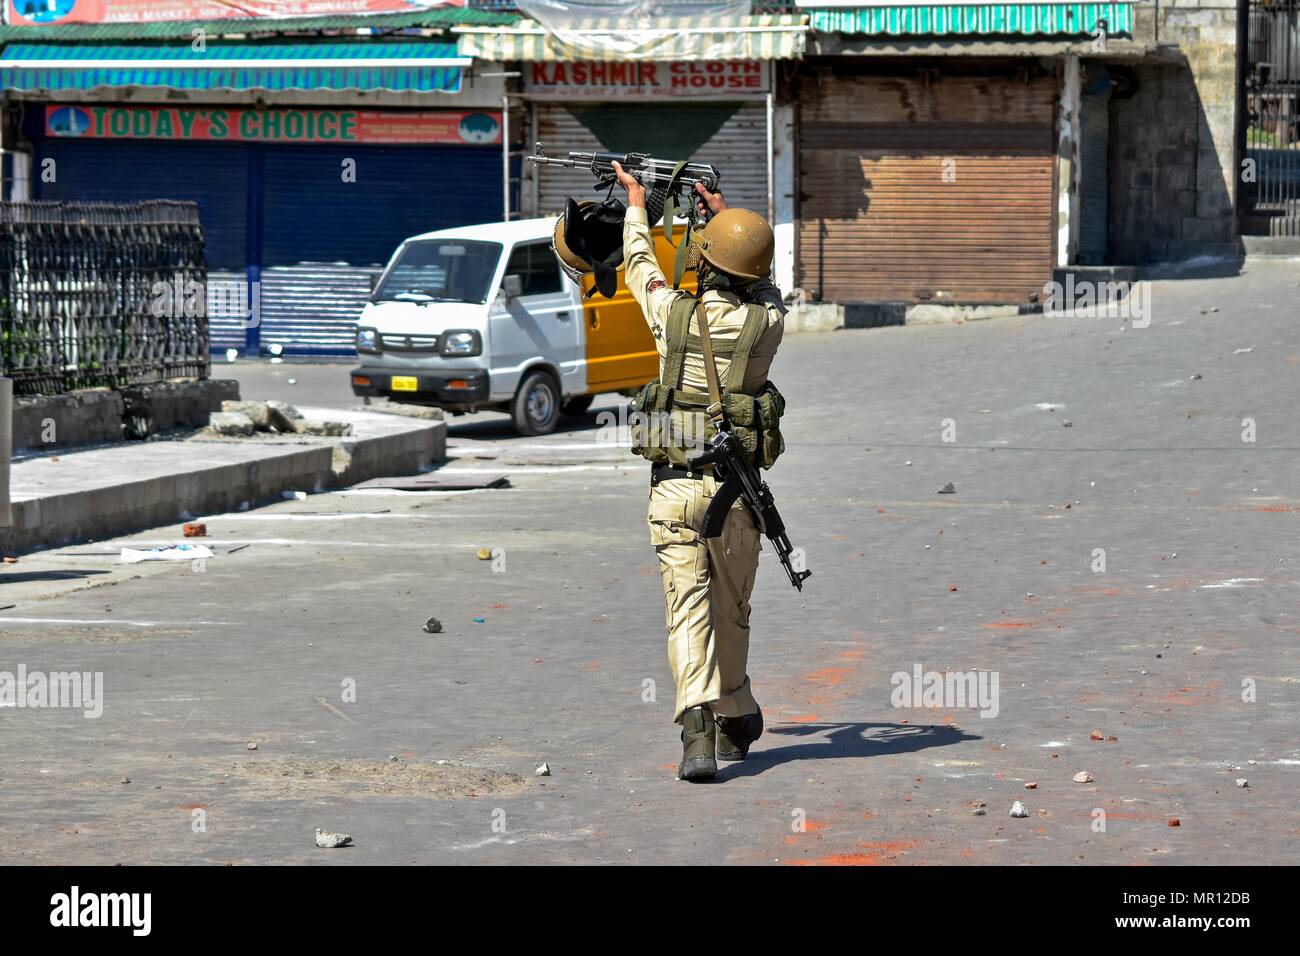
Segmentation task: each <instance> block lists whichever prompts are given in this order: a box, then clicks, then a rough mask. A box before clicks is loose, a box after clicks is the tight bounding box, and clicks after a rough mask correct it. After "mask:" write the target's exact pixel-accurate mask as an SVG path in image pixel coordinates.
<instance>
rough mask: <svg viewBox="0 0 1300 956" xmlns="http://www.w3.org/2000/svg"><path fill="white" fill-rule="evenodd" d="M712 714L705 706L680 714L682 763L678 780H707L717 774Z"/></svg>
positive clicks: (678, 771)
mask: <svg viewBox="0 0 1300 956" xmlns="http://www.w3.org/2000/svg"><path fill="white" fill-rule="evenodd" d="M713 748H714V744H713V712H712V711H711V710H709V708H708V707H706V706H703V705H701V706H699V707H691V708H689V709H688V710H687V711H686V713H684V714H682V762H681V766H679V767H678V768H677V778H678V779H679V780H708V779H710V778H711V777H713V776H714V775H715V774H716V773H717V772H718V761H717V759H716V757H715V756H714V749H713Z"/></svg>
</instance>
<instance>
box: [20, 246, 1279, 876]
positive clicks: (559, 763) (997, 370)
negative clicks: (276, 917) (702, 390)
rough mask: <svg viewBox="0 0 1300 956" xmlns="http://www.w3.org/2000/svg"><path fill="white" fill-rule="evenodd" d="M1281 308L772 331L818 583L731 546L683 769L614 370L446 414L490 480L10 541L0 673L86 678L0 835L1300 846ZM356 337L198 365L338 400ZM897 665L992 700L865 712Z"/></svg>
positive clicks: (893, 853)
mask: <svg viewBox="0 0 1300 956" xmlns="http://www.w3.org/2000/svg"><path fill="white" fill-rule="evenodd" d="M1297 300H1300V264H1298V263H1297V262H1295V261H1275V262H1256V261H1254V260H1251V261H1250V262H1249V263H1248V265H1247V269H1246V272H1245V274H1243V275H1241V276H1236V277H1231V278H1220V279H1206V280H1192V279H1187V280H1181V281H1177V280H1169V281H1160V282H1156V283H1154V284H1153V286H1152V288H1151V290H1150V297H1149V301H1148V303H1147V306H1148V308H1149V310H1150V318H1151V322H1150V326H1149V327H1146V328H1135V327H1132V326H1131V324H1130V323H1126V322H1124V321H1122V320H1121V319H1120V318H1118V317H1116V316H1114V315H1103V316H1101V317H1092V318H1088V317H1047V316H1042V315H1031V316H1023V317H1019V318H1011V319H995V320H988V321H981V322H973V323H969V324H964V325H949V326H931V327H899V328H889V329H877V330H841V331H837V332H829V333H820V334H807V335H797V336H795V335H792V336H789V337H788V338H787V340H786V342H785V343H784V344H783V346H782V349H781V352H780V355H779V356H778V359H777V362H776V365H775V366H774V370H773V373H772V375H773V379H774V380H775V381H776V382H777V383H778V384H779V385H780V386H781V388H782V390H783V391H784V393H785V395H786V396H787V398H788V400H789V403H790V407H789V410H788V414H787V418H786V421H785V423H784V425H783V429H784V431H785V434H786V438H787V445H788V450H787V453H786V455H785V457H784V458H783V459H782V460H781V461H780V462H779V463H778V465H777V467H776V468H775V469H773V470H772V472H770V473H769V480H770V482H771V485H772V487H773V490H774V492H775V494H776V496H777V501H778V504H779V505H780V507H781V510H782V513H783V514H784V516H785V518H786V523H787V525H788V526H789V529H790V534H791V537H792V539H793V541H794V543H795V545H796V546H798V547H801V548H803V549H804V550H805V552H806V556H807V564H808V566H809V567H810V568H811V569H812V570H813V574H814V576H813V577H812V578H811V579H810V581H809V582H808V584H807V586H806V587H805V590H804V591H803V593H802V594H798V593H796V592H795V591H794V590H793V589H792V588H791V587H790V586H789V584H788V583H787V581H786V580H785V577H784V575H783V574H782V572H781V569H780V567H779V566H778V565H777V564H776V562H775V559H774V556H773V553H772V550H771V547H770V546H768V547H766V548H765V551H764V555H763V558H762V561H761V564H760V571H759V578H758V584H757V589H756V594H755V597H754V600H753V614H752V622H751V623H752V628H753V647H752V652H751V661H750V674H751V677H752V681H753V686H754V690H755V693H756V695H757V697H758V699H759V700H760V702H761V703H762V705H763V707H764V710H765V713H766V716H767V722H768V733H767V734H766V735H765V736H764V737H763V738H762V740H760V741H759V743H758V744H757V745H756V746H755V748H754V751H753V753H752V754H751V758H750V759H749V760H747V761H745V762H743V763H738V764H727V765H723V769H722V771H721V773H720V775H719V777H718V779H717V781H716V782H714V783H712V784H707V785H692V784H687V783H683V782H679V781H677V780H676V779H675V778H674V769H675V767H676V762H677V760H678V758H679V756H680V744H679V743H678V740H677V735H676V727H675V726H674V725H673V724H672V723H671V711H672V700H673V694H672V685H671V678H670V675H669V671H668V662H667V657H666V639H665V633H664V626H663V624H664V621H663V619H664V610H663V596H662V593H661V591H660V579H659V573H658V570H657V567H656V563H655V557H654V554H653V552H652V550H651V547H650V542H649V536H648V532H647V529H646V526H645V520H644V509H645V500H646V494H647V488H648V482H647V470H646V466H645V464H644V463H643V462H641V461H640V460H639V459H636V458H633V457H632V456H631V455H630V453H629V452H628V451H627V450H626V448H625V447H623V446H622V445H620V444H618V443H617V438H618V435H617V430H616V429H614V428H612V427H610V426H609V425H608V423H607V422H606V421H605V418H604V417H602V415H601V413H602V411H609V410H613V409H616V408H617V407H618V405H619V404H620V401H619V400H618V399H616V398H615V397H612V396H611V397H608V399H606V400H602V401H599V402H597V403H596V406H595V407H594V408H593V410H592V411H591V413H589V414H588V415H587V416H584V418H583V419H581V420H579V421H577V422H573V423H570V424H568V425H566V427H565V428H564V429H563V430H562V431H560V432H559V433H557V434H555V435H551V436H547V437H546V438H540V439H539V438H521V437H518V436H515V435H514V434H513V433H512V432H511V431H510V429H509V426H508V422H507V420H506V419H505V417H504V416H501V415H494V414H486V413H484V414H480V415H476V416H472V417H467V418H462V419H454V420H452V421H451V427H450V440H449V454H450V456H451V458H450V460H449V461H448V463H447V465H446V466H445V470H446V472H448V473H457V472H459V473H464V474H466V475H491V474H506V475H508V476H509V481H510V486H509V487H507V488H499V489H492V490H482V491H468V492H407V493H401V492H384V491H343V492H336V493H330V494H321V495H313V496H311V497H310V498H308V499H307V500H304V501H286V502H281V503H275V504H272V505H269V506H267V507H261V508H257V509H254V510H251V511H247V512H243V513H237V514H229V515H213V516H206V518H205V520H206V523H207V525H208V528H209V535H210V537H209V539H208V543H209V544H210V545H211V546H212V547H213V549H214V550H215V551H216V552H217V555H216V557H215V558H213V559H211V560H210V561H208V562H207V563H206V565H205V566H199V567H194V566H191V565H189V564H180V565H149V566H145V565H141V566H123V565H121V564H119V563H118V562H117V560H116V558H115V555H116V553H117V550H118V549H119V548H120V547H121V546H122V545H123V544H127V543H136V544H146V545H154V544H163V543H171V542H174V541H175V540H177V538H178V535H179V531H180V529H179V525H177V526H168V527H164V528H158V529H154V530H152V531H148V532H145V533H142V534H138V535H132V536H130V537H128V538H123V539H120V540H116V541H113V542H95V543H89V544H86V545H81V546H76V547H68V548H61V549H58V550H57V551H48V552H41V553H37V554H33V555H27V556H24V557H23V558H22V560H21V561H20V562H19V563H18V564H17V565H12V566H6V567H5V568H3V570H0V608H5V606H6V605H13V606H12V607H7V608H5V609H4V610H0V670H6V671H15V670H16V669H17V668H18V667H19V666H20V665H23V666H25V667H26V669H27V670H28V671H29V672H30V671H44V672H51V671H67V670H79V671H87V672H100V673H102V674H103V675H104V693H103V699H104V706H103V714H102V716H100V717H97V718H95V717H86V716H84V715H83V713H82V711H81V710H73V709H54V708H50V709H41V710H36V709H18V708H7V709H0V725H2V727H0V862H3V863H20V862H21V863H34V862H40V863H103V864H112V863H140V862H157V863H236V864H243V863H271V862H283V863H319V864H329V865H348V864H358V863H397V864H406V863H466V864H501V863H514V862H546V863H567V862H580V863H624V864H625V863H685V864H718V863H739V864H781V865H785V864H810V863H826V864H835V863H864V864H865V863H898V864H914V863H1003V864H1019V863H1039V864H1044V863H1082V864H1101V863H1108V864H1160V863H1165V864H1191V863H1209V862H1218V863H1240V864H1265V863H1267V864H1280V863H1291V864H1294V863H1300V849H1297V847H1300V840H1297V837H1298V836H1300V813H1298V812H1297V803H1296V799H1295V794H1296V791H1297V785H1298V784H1300V742H1298V741H1297V736H1296V730H1295V728H1296V726H1297V718H1298V717H1300V707H1298V705H1300V650H1298V649H1297V648H1298V645H1300V613H1297V609H1298V607H1300V559H1298V558H1297V552H1296V546H1297V541H1298V540H1300V490H1298V489H1297V477H1298V476H1300V467H1298V466H1300V419H1298V418H1297V415H1296V413H1295V403H1296V398H1297V396H1298V395H1300V333H1297V324H1296V323H1297V318H1298V315H1297V306H1296V303H1297ZM348 367H349V366H348V365H347V364H337V365H332V364H303V363H292V362H285V363H283V364H279V365H274V366H272V365H269V364H264V363H236V364H234V365H231V366H222V365H219V366H217V367H216V369H215V371H214V374H217V375H223V376H225V375H229V376H232V377H236V378H239V379H240V381H241V383H243V387H244V395H245V397H248V398H271V397H277V398H284V399H287V400H289V401H296V402H299V403H301V404H311V405H330V404H333V405H336V406H339V407H351V406H353V405H355V404H357V403H356V400H354V399H353V398H352V397H351V395H350V394H349V391H348V387H347V375H346V373H347V369H348ZM290 378H293V379H294V380H295V384H293V385H290V384H289V383H288V380H289V379H290ZM1252 432H1253V433H1252ZM949 439H950V440H949ZM1249 439H1253V440H1249ZM72 457H74V456H69V458H72ZM949 482H951V483H952V484H953V486H954V493H952V494H939V493H938V492H939V491H940V489H941V488H943V487H944V486H945V484H947V483H949ZM480 548H486V549H488V553H489V554H490V555H491V559H490V560H480V559H479V558H478V556H477V552H478V551H479V549H480ZM431 616H432V617H436V618H438V619H439V620H440V621H441V622H442V624H443V627H444V630H443V631H442V632H441V633H437V634H429V633H425V632H424V631H423V630H422V629H421V626H422V625H423V624H424V622H425V621H426V619H428V618H429V617H431ZM917 669H919V671H920V672H921V673H923V674H924V673H927V672H935V673H938V674H943V673H945V672H948V673H956V672H962V673H969V672H976V673H977V674H980V675H983V679H984V680H985V684H984V685H982V686H986V687H987V688H988V689H989V690H990V691H991V690H992V688H993V686H994V685H993V683H992V682H993V681H994V680H996V690H997V692H996V694H995V695H993V696H991V697H989V698H988V699H986V700H982V703H983V704H984V705H985V706H982V707H973V706H959V705H958V704H956V703H955V702H954V700H953V699H952V698H950V697H949V698H944V699H939V700H936V701H932V702H931V703H934V704H935V705H934V706H928V707H927V706H895V704H896V703H898V702H899V700H898V696H899V695H898V693H896V682H895V681H893V677H894V675H896V674H899V673H901V674H904V675H907V677H908V679H909V681H910V679H911V675H912V674H913V673H914V671H916V670H917ZM908 686H910V684H909V685H908ZM924 702H925V701H924V699H923V700H921V701H914V702H912V703H916V704H921V703H924ZM904 703H906V702H904ZM966 703H970V702H969V701H967V702H966ZM1094 738H1100V739H1094ZM252 743H255V744H256V746H257V749H256V750H250V749H249V745H250V744H252ZM542 763H546V764H547V765H548V767H549V770H550V776H541V777H539V776H535V775H534V770H535V768H536V767H537V766H538V765H540V764H542ZM1082 772H1087V773H1088V774H1090V775H1091V779H1090V780H1087V781H1086V782H1081V783H1080V782H1074V779H1073V778H1074V777H1075V775H1076V774H1080V773H1082ZM1240 780H1244V781H1245V785H1244V786H1243V785H1239V784H1238V781H1240ZM127 781H129V782H127ZM1029 784H1034V785H1035V786H1033V787H1032V788H1029V787H1028V785H1029ZM1014 801H1021V802H1022V803H1023V804H1024V806H1025V808H1026V810H1027V813H1028V816H1027V817H1025V818H1014V817H1011V816H1009V811H1010V809H1011V807H1012V804H1013V802H1014ZM979 811H984V812H982V813H981V812H979ZM1174 821H1177V825H1173V824H1174ZM316 827H322V828H324V829H326V830H328V831H342V832H346V833H349V834H351V835H352V836H353V837H354V841H355V845H354V846H353V847H350V848H346V849H341V850H326V849H318V848H317V847H316V846H315V843H314V838H313V831H314V829H315V828H316Z"/></svg>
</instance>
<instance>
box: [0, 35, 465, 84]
mask: <svg viewBox="0 0 1300 956" xmlns="http://www.w3.org/2000/svg"><path fill="white" fill-rule="evenodd" d="M469 62H470V61H469V60H466V59H462V58H460V57H458V56H457V55H456V47H455V45H454V44H451V43H418V42H417V43H385V42H379V41H363V42H359V43H244V44H236V43H221V44H215V43H214V44H209V45H208V47H207V49H206V50H204V51H202V52H198V51H195V50H194V49H192V48H191V47H190V45H189V44H186V45H184V46H180V45H177V46H99V45H94V44H52V43H51V44H36V43H14V44H10V45H9V46H7V47H5V49H4V53H3V55H0V88H3V89H6V90H49V91H52V92H59V91H64V90H89V89H94V88H96V87H124V86H154V87H166V88H169V89H177V90H218V89H222V90H395V91H415V92H420V93H430V92H439V93H456V92H459V91H460V82H461V67H463V66H468V65H469Z"/></svg>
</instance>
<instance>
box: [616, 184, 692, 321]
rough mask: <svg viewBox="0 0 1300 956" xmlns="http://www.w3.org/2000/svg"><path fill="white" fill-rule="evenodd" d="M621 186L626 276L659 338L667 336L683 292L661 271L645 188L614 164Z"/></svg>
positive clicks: (630, 290)
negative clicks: (672, 311)
mask: <svg viewBox="0 0 1300 956" xmlns="http://www.w3.org/2000/svg"><path fill="white" fill-rule="evenodd" d="M614 173H615V175H617V176H618V182H619V185H620V186H622V187H623V188H624V189H625V190H627V216H626V217H625V218H624V220H623V275H624V279H625V281H626V283H627V288H628V291H629V292H631V293H632V298H634V299H636V301H637V304H638V305H640V306H641V311H642V312H643V313H644V314H645V319H646V322H647V323H649V325H650V329H651V331H652V332H654V334H655V336H656V337H657V338H661V337H662V336H663V326H664V323H665V322H667V321H668V307H669V306H670V305H672V302H673V300H674V299H675V298H676V297H677V296H679V295H682V294H683V293H681V292H678V291H676V290H675V289H673V288H672V286H671V285H670V284H669V282H668V280H667V278H666V277H665V276H664V273H663V270H662V269H660V268H659V260H658V258H656V256H655V244H654V239H653V237H652V236H651V234H650V221H649V216H648V214H647V213H646V208H645V187H644V186H642V185H641V183H639V182H638V181H637V180H636V178H635V177H634V176H632V175H630V174H628V173H627V172H626V171H625V170H624V169H623V167H622V166H620V165H619V164H618V163H614Z"/></svg>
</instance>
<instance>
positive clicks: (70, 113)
mask: <svg viewBox="0 0 1300 956" xmlns="http://www.w3.org/2000/svg"><path fill="white" fill-rule="evenodd" d="M45 134H46V135H47V136H57V137H66V138H78V137H80V138H84V139H168V140H205V141H211V140H217V141H227V142H236V143H250V142H252V143H398V144H401V143H443V144H446V143H453V144H454V143H473V144H490V143H500V142H501V117H500V114H498V113H486V112H480V111H464V110H437V111H432V110H426V111H423V112H409V113H405V112H393V111H385V110H351V109H334V110H331V109H261V110H259V109H243V108H239V107H232V108H229V109H227V108H222V107H184V106H90V105H84V106H73V105H57V104H53V105H49V106H46V108H45Z"/></svg>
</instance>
